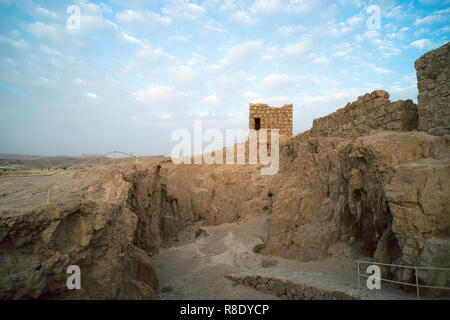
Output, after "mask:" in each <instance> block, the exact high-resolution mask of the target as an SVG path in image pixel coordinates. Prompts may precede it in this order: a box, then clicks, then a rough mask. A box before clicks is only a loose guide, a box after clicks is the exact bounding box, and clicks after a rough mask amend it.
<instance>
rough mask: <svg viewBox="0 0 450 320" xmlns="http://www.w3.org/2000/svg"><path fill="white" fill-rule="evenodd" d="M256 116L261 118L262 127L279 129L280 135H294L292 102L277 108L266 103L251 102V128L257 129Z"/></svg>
mask: <svg viewBox="0 0 450 320" xmlns="http://www.w3.org/2000/svg"><path fill="white" fill-rule="evenodd" d="M256 118H259V119H260V125H261V127H260V128H261V129H279V130H280V136H288V137H290V136H292V126H293V105H292V104H285V105H284V106H282V107H280V108H276V107H271V106H269V105H267V104H264V103H250V110H249V125H248V127H249V129H255V119H256Z"/></svg>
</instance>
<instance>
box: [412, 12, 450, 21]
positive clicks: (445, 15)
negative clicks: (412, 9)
mask: <svg viewBox="0 0 450 320" xmlns="http://www.w3.org/2000/svg"><path fill="white" fill-rule="evenodd" d="M449 15H450V8H447V9H444V10H439V11H435V12H434V13H433V14H431V15H429V16H426V17H424V18H416V21H415V22H414V24H415V25H432V24H435V23H439V22H446V21H448V20H449Z"/></svg>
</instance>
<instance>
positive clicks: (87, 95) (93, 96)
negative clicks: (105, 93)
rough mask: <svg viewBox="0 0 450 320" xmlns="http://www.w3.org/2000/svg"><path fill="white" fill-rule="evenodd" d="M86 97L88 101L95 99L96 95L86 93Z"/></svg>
mask: <svg viewBox="0 0 450 320" xmlns="http://www.w3.org/2000/svg"><path fill="white" fill-rule="evenodd" d="M86 97H87V98H89V99H97V95H96V94H95V93H92V92H89V93H86Z"/></svg>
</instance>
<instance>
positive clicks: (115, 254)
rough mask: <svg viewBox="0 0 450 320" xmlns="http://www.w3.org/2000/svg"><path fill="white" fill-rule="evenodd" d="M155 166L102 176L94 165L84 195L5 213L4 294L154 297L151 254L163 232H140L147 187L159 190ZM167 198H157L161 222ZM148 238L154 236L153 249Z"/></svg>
mask: <svg viewBox="0 0 450 320" xmlns="http://www.w3.org/2000/svg"><path fill="white" fill-rule="evenodd" d="M157 170H158V169H157V167H156V166H150V167H142V166H136V165H125V166H123V165H121V166H116V167H109V168H106V169H105V170H103V175H102V176H99V175H98V172H96V171H95V170H90V171H88V173H87V176H86V177H84V178H83V180H82V185H81V196H80V195H79V193H65V194H64V195H63V196H62V197H60V198H55V199H52V202H51V204H50V205H41V206H40V207H29V208H27V207H26V206H25V207H24V208H19V209H11V210H4V211H2V212H1V219H0V230H1V238H0V297H1V298H3V299H80V298H81V299H153V298H155V297H156V290H157V287H158V280H157V277H156V274H155V270H154V268H153V265H152V261H151V258H150V256H149V255H148V252H149V251H151V250H149V249H157V248H159V247H160V245H161V241H159V239H160V237H163V236H162V234H163V232H162V231H161V230H162V229H160V228H159V227H157V228H154V229H150V230H146V232H140V231H141V230H142V228H143V227H145V223H143V222H142V220H145V219H146V218H145V217H146V215H147V212H146V211H145V210H144V209H145V205H143V206H139V205H138V203H139V201H140V200H141V197H140V194H139V193H140V192H142V190H143V189H145V190H146V191H148V192H150V193H149V194H147V196H148V197H150V198H151V197H152V196H154V197H157V196H160V192H159V191H160V189H161V187H160V186H157V185H158V184H159V181H158V177H157V174H156V172H157ZM143 176H145V179H144V180H143ZM162 203H164V201H161V202H159V203H157V204H155V209H154V210H155V212H158V214H156V213H155V214H153V216H155V219H156V220H157V221H164V220H165V218H164V216H165V213H164V211H163V210H162V209H161V208H162V207H163V206H164V205H165V203H164V205H163V204H162ZM158 206H159V208H160V210H157V209H156V207H158ZM133 210H134V211H133ZM138 226H139V228H138ZM143 233H145V236H143V235H142V234H143ZM147 238H148V239H151V241H154V244H153V245H152V246H151V248H149V246H148V245H146V240H147ZM69 265H77V266H79V267H80V269H81V286H82V289H81V290H69V289H68V288H67V287H66V280H67V277H68V276H69V275H68V274H67V273H66V270H67V267H68V266H69Z"/></svg>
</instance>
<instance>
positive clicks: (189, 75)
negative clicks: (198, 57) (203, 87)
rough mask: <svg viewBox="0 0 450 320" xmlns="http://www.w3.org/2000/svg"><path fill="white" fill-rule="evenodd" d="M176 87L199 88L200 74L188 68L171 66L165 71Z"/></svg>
mask: <svg viewBox="0 0 450 320" xmlns="http://www.w3.org/2000/svg"><path fill="white" fill-rule="evenodd" d="M167 71H168V73H169V75H170V76H171V77H172V78H173V80H174V81H175V83H176V84H177V87H181V88H191V87H197V88H198V87H199V82H200V74H199V73H198V72H197V71H195V70H193V69H192V68H191V67H189V66H173V67H169V68H168V69H167Z"/></svg>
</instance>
